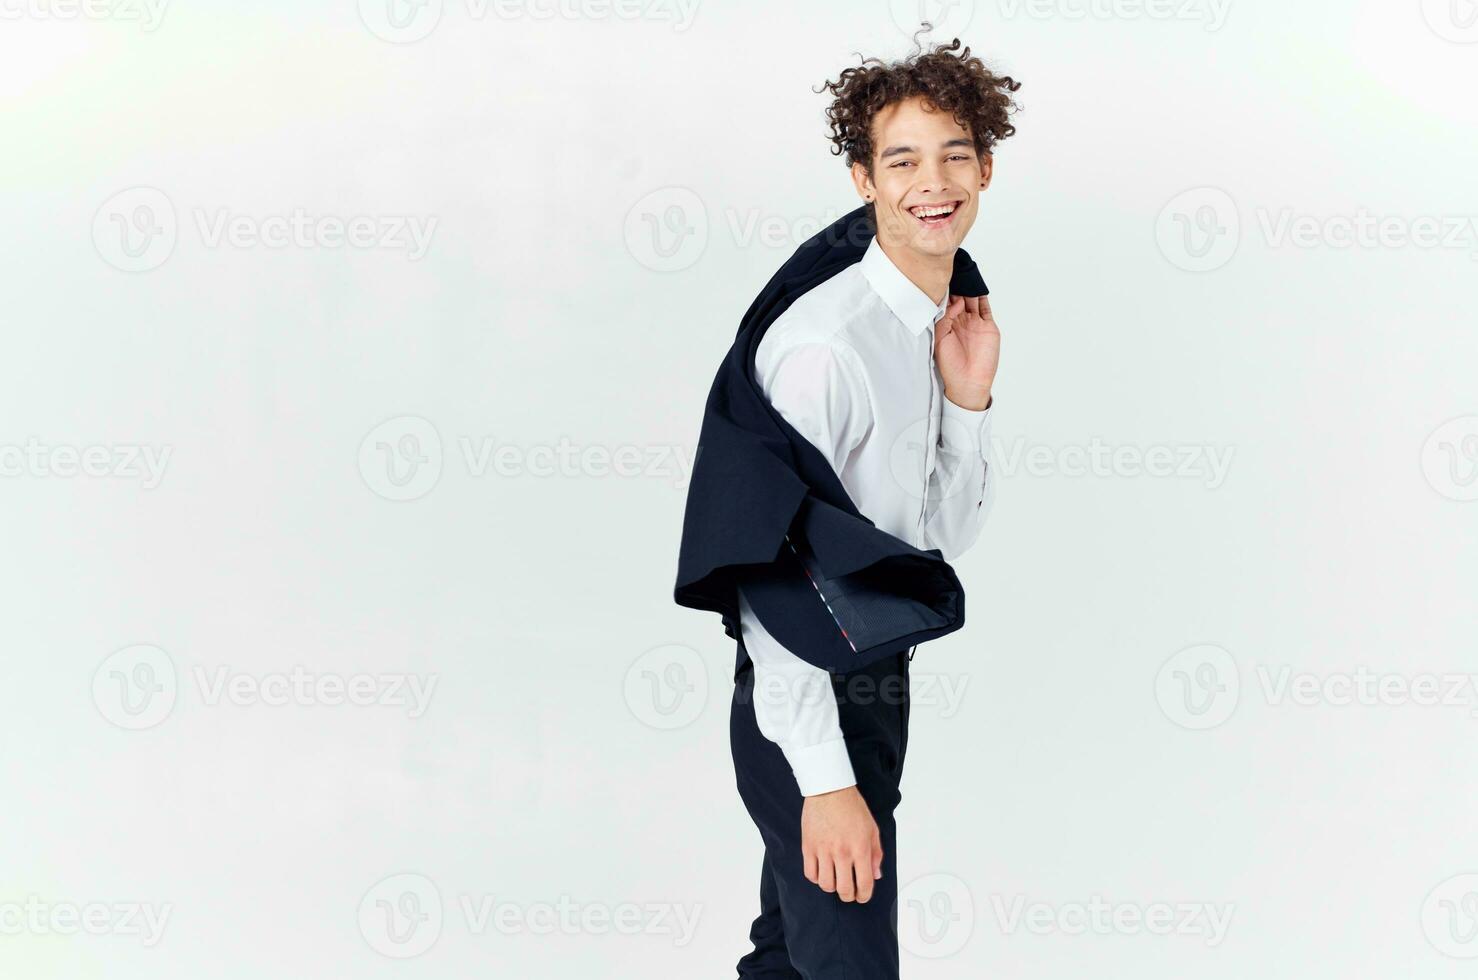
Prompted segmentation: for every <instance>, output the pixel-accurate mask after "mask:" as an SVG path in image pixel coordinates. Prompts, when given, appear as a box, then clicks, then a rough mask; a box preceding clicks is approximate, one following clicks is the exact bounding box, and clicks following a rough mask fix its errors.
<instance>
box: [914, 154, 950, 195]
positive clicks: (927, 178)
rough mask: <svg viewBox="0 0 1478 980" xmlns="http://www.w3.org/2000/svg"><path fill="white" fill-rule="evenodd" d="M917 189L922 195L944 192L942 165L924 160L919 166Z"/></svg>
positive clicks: (935, 161) (936, 161) (934, 161)
mask: <svg viewBox="0 0 1478 980" xmlns="http://www.w3.org/2000/svg"><path fill="white" fill-rule="evenodd" d="M918 175H919V185H918V189H919V191H921V192H922V193H926V194H928V193H937V192H939V191H942V190H944V185H945V179H944V165H943V164H942V163H940V162H939V161H938V160H924V161H922V162H921V163H920V164H919V169H918Z"/></svg>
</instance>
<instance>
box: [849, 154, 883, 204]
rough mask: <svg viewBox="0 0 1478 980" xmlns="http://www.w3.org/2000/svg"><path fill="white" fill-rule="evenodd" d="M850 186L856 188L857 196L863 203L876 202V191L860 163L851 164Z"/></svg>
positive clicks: (869, 176) (870, 177)
mask: <svg viewBox="0 0 1478 980" xmlns="http://www.w3.org/2000/svg"><path fill="white" fill-rule="evenodd" d="M852 186H854V187H856V188H857V196H858V197H860V198H862V199H863V200H864V201H874V202H875V201H877V199H878V189H877V187H875V186H873V182H872V176H871V175H870V174H868V172H867V168H866V167H864V166H863V165H862V164H860V163H854V164H852Z"/></svg>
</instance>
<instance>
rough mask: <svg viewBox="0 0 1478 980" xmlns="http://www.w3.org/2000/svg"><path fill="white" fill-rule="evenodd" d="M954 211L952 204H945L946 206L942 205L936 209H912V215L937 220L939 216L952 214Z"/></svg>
mask: <svg viewBox="0 0 1478 980" xmlns="http://www.w3.org/2000/svg"><path fill="white" fill-rule="evenodd" d="M954 211H955V206H954V205H953V204H946V205H943V206H942V207H937V208H930V207H921V208H914V209H913V214H914V216H915V217H919V218H937V217H939V216H940V215H944V214H954Z"/></svg>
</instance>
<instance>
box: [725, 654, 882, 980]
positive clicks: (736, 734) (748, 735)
mask: <svg viewBox="0 0 1478 980" xmlns="http://www.w3.org/2000/svg"><path fill="white" fill-rule="evenodd" d="M908 663H909V654H908V653H900V654H898V655H897V656H896V657H888V658H885V659H883V660H881V661H879V662H877V663H876V664H874V665H872V666H871V667H867V668H864V669H862V670H859V671H855V672H853V673H849V674H832V675H831V680H832V690H833V693H834V694H835V695H836V698H837V713H838V716H839V719H840V722H841V728H842V735H843V736H844V738H845V739H846V743H847V754H848V756H850V758H851V760H852V769H853V772H854V773H855V774H856V776H857V789H858V791H859V792H860V793H861V794H862V798H863V799H864V800H865V801H866V802H867V806H868V809H869V810H871V811H872V815H873V819H874V820H876V821H877V823H878V830H879V833H880V834H881V836H882V842H883V877H882V879H881V880H880V881H876V882H874V883H873V885H874V887H873V895H872V899H871V900H870V901H869V902H867V903H866V904H865V905H864V904H861V903H857V902H850V903H849V902H843V901H842V900H841V899H839V898H837V897H836V895H833V894H828V893H826V892H824V891H822V890H821V889H820V887H818V886H817V885H813V884H812V883H811V882H809V881H807V880H806V876H805V865H804V861H803V858H802V855H801V804H802V797H801V794H800V790H799V789H797V788H796V783H795V777H794V776H792V775H791V772H790V766H789V765H788V764H787V763H786V761H785V756H784V754H782V753H781V751H780V747H779V746H778V745H776V744H775V743H774V742H771V741H770V740H769V739H767V738H765V737H764V736H763V735H762V734H760V730H759V727H758V725H757V724H756V722H755V714H754V671H753V669H752V668H750V667H746V668H745V669H744V670H743V671H742V672H741V673H740V675H739V676H738V678H737V679H736V681H735V684H734V699H733V702H732V704H731V706H730V712H729V742H730V746H731V748H732V751H733V756H734V775H735V777H736V779H737V781H738V784H739V795H740V797H741V798H742V799H743V800H744V806H745V807H746V808H747V809H748V810H749V815H750V817H751V818H753V820H754V822H755V826H757V827H758V828H759V832H760V838H761V839H762V840H763V841H764V844H765V857H764V862H763V864H762V866H761V868H760V914H759V917H758V918H756V919H755V920H754V925H753V926H752V927H751V929H750V932H749V938H750V941H751V942H752V943H753V944H754V949H753V950H752V951H750V952H749V953H747V954H745V956H744V957H743V958H742V959H741V960H740V961H739V976H740V978H741V980H748V978H755V980H759V978H764V980H897V978H898V870H897V869H898V864H897V856H898V855H897V847H898V843H897V834H896V828H895V825H894V822H893V810H894V808H896V807H897V806H898V802H899V799H900V794H899V789H898V786H899V780H900V778H901V777H902V775H903V756H904V750H905V749H906V748H907V745H908Z"/></svg>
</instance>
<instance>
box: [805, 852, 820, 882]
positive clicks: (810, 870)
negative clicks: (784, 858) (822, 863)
mask: <svg viewBox="0 0 1478 980" xmlns="http://www.w3.org/2000/svg"><path fill="white" fill-rule="evenodd" d="M818 863H819V862H818V861H817V860H816V852H815V851H814V850H812V849H811V848H806V850H805V855H804V857H803V859H802V864H803V865H804V866H805V874H806V880H807V881H809V882H810V883H811V884H813V885H815V884H818V883H819V882H820V875H819V873H818V872H817V870H816V869H817V865H818Z"/></svg>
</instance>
